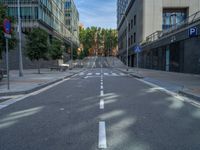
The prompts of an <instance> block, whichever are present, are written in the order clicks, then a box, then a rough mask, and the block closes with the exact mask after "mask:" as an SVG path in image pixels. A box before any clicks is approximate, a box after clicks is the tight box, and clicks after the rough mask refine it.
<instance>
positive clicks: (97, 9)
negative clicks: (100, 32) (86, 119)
mask: <svg viewBox="0 0 200 150" xmlns="http://www.w3.org/2000/svg"><path fill="white" fill-rule="evenodd" d="M74 1H75V3H76V6H77V8H78V11H79V14H80V23H82V24H83V25H84V26H85V27H90V26H97V27H103V28H116V21H117V18H116V10H117V8H116V0H74Z"/></svg>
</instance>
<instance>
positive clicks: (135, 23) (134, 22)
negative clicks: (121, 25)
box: [134, 15, 137, 26]
mask: <svg viewBox="0 0 200 150" xmlns="http://www.w3.org/2000/svg"><path fill="white" fill-rule="evenodd" d="M136 19H137V18H136V15H135V16H134V26H135V25H136V21H137V20H136Z"/></svg>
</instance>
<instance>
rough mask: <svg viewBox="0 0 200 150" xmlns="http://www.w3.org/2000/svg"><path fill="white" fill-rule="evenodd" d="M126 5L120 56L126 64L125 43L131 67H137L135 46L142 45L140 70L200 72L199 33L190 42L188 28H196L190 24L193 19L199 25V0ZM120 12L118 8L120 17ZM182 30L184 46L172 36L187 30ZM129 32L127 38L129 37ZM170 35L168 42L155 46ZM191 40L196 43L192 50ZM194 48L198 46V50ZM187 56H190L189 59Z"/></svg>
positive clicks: (120, 32)
mask: <svg viewBox="0 0 200 150" xmlns="http://www.w3.org/2000/svg"><path fill="white" fill-rule="evenodd" d="M119 1H120V0H119ZM119 1H118V5H119ZM126 3H127V7H126V10H125V11H124V14H125V15H123V16H122V18H121V19H120V18H119V19H118V40H119V43H118V46H119V57H120V58H121V59H122V60H123V61H124V62H125V63H126V58H127V57H126V49H127V44H126V43H128V48H129V59H128V60H129V61H128V63H129V65H130V66H136V54H135V52H134V48H135V47H136V45H141V47H142V52H141V53H140V57H139V59H140V60H139V66H140V67H143V68H150V69H159V70H166V71H177V72H188V73H200V69H195V68H200V67H199V65H200V61H199V60H200V53H198V51H199V50H198V49H199V48H200V44H198V43H200V41H199V37H198V36H199V32H197V35H196V37H193V38H192V39H190V37H189V35H188V31H189V29H190V28H191V27H193V26H192V24H191V23H194V22H193V20H192V18H194V19H195V23H197V22H196V21H197V19H198V15H199V13H198V12H199V11H200V1H199V0H173V1H172V0H131V1H130V2H126ZM124 5H126V4H124ZM119 7H121V6H118V8H119ZM119 11H120V9H118V14H120V13H121V12H119ZM195 14H197V15H195ZM190 16H191V17H190ZM127 22H128V25H127ZM183 28H184V29H185V38H180V39H181V40H182V43H180V41H178V37H177V36H178V35H172V34H178V33H179V32H181V31H183V30H184V29H183ZM197 30H198V26H197ZM127 32H128V39H127V36H126V35H127ZM169 33H170V34H169ZM167 35H168V36H170V38H171V40H170V41H169V43H159V45H158V44H157V43H156V42H158V41H159V40H160V39H161V38H162V39H164V38H165V37H167ZM183 36H184V35H182V37H183ZM127 40H128V42H127ZM189 40H192V41H193V42H194V43H192V42H190V44H191V45H190V46H191V47H193V49H192V50H191V49H189V48H188V46H189V45H187V44H186V43H187V42H188V41H189ZM164 41H166V40H164ZM195 41H196V42H195ZM178 42H179V43H178ZM192 44H193V45H192ZM150 45H151V47H150ZM152 45H154V47H152ZM172 45H173V46H172ZM186 45H187V46H186ZM194 45H195V46H196V48H195V49H194ZM197 45H198V46H197ZM175 47H176V48H175ZM170 48H171V49H170ZM158 49H163V50H158ZM174 49H175V50H174ZM154 53H155V54H154ZM161 53H162V54H161ZM186 54H187V55H188V56H190V57H188V58H186V57H187V56H186ZM197 56H198V57H197ZM194 57H195V59H194ZM190 60H193V63H194V65H193V66H194V67H193V69H191V67H189V66H188V64H190V63H191V61H190ZM194 60H195V61H194Z"/></svg>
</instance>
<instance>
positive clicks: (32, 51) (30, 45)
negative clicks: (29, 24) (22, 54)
mask: <svg viewBox="0 0 200 150" xmlns="http://www.w3.org/2000/svg"><path fill="white" fill-rule="evenodd" d="M48 49H49V44H48V34H47V32H46V31H44V30H42V29H40V28H35V29H33V30H32V31H31V32H30V33H28V34H27V43H26V55H27V56H28V57H29V59H30V60H31V61H34V60H36V61H37V62H38V73H40V60H41V59H47V56H48Z"/></svg>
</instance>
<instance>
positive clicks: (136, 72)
mask: <svg viewBox="0 0 200 150" xmlns="http://www.w3.org/2000/svg"><path fill="white" fill-rule="evenodd" d="M118 69H119V70H121V71H123V72H125V73H128V74H130V75H132V76H134V77H136V78H140V79H143V80H144V81H147V82H150V83H153V84H156V85H158V86H160V87H163V88H165V89H167V90H169V91H172V92H175V93H177V94H178V93H179V94H182V95H184V96H187V97H189V98H193V99H195V100H198V101H200V75H194V74H183V73H176V72H166V71H157V70H149V69H141V68H139V69H137V68H129V71H128V72H127V71H126V69H123V68H118Z"/></svg>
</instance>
